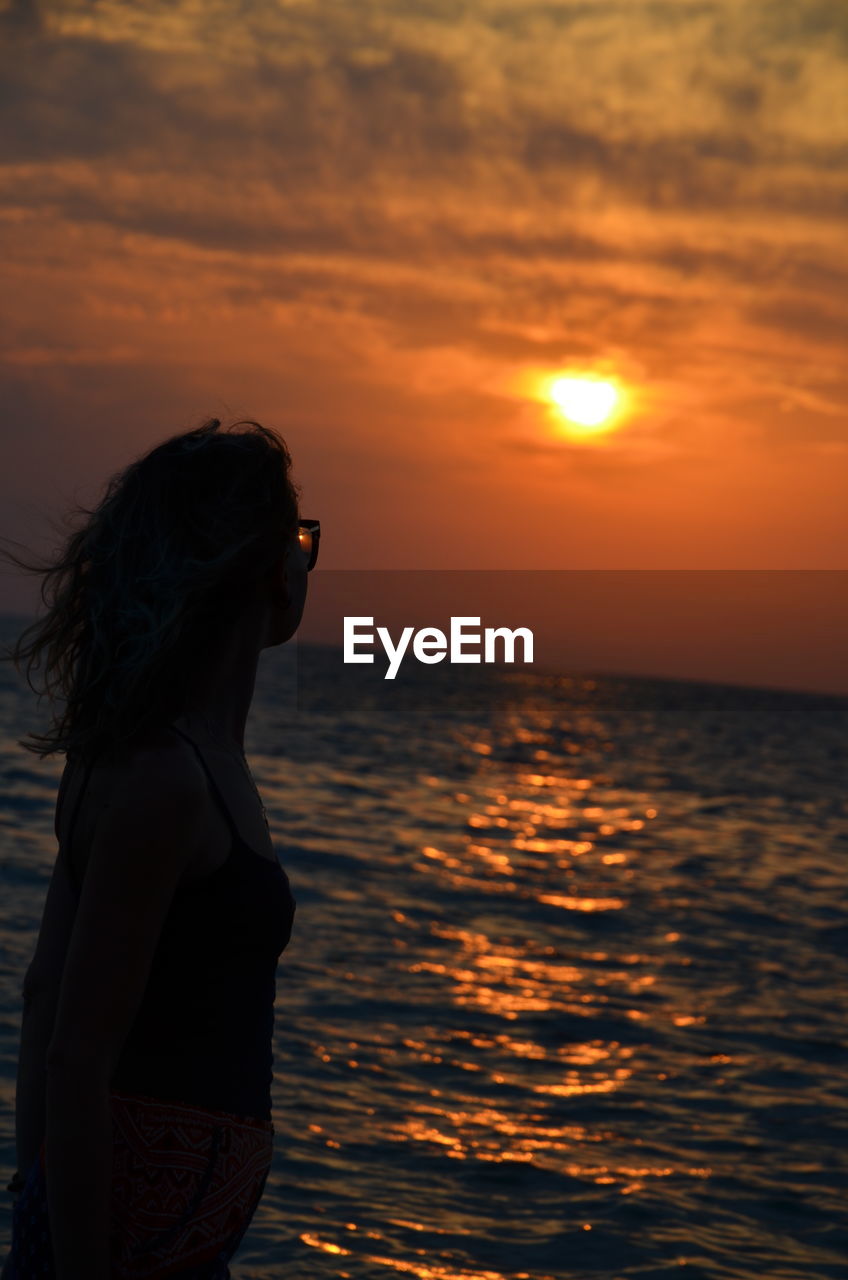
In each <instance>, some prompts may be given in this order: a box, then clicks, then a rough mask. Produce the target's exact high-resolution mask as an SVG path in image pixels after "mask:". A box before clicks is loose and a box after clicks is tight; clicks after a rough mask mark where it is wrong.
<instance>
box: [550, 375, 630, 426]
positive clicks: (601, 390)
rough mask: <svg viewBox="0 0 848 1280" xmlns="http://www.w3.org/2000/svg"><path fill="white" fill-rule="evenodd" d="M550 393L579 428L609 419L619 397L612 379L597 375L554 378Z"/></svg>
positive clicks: (552, 398) (565, 414)
mask: <svg viewBox="0 0 848 1280" xmlns="http://www.w3.org/2000/svg"><path fill="white" fill-rule="evenodd" d="M549 394H550V397H551V400H553V402H554V404H555V405H556V406H557V408H558V409H559V410H560V412H561V413H562V414H563V416H564V417H565V418H567V419H568V421H569V422H574V423H577V425H578V426H581V427H601V426H603V425H604V424H605V423H607V422H609V419H610V417H611V416H612V413H613V410H614V409H615V407H616V405H617V404H618V398H619V397H618V392H617V390H616V389H615V387H614V386H613V384H612V383H611V382H604V381H601V380H600V379H597V378H557V379H555V381H554V382H552V383H551V386H550V393H549Z"/></svg>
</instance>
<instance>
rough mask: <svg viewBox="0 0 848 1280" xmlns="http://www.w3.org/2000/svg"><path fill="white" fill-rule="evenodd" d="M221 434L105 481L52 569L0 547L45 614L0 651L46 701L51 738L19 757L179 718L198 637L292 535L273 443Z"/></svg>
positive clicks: (276, 441)
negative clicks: (34, 590)
mask: <svg viewBox="0 0 848 1280" xmlns="http://www.w3.org/2000/svg"><path fill="white" fill-rule="evenodd" d="M220 426H221V423H220V421H219V420H218V419H217V418H210V419H209V420H208V421H207V422H205V423H204V424H203V426H201V427H198V428H197V429H196V430H193V431H188V432H186V433H185V434H182V435H176V436H172V437H171V438H170V439H168V440H165V441H163V443H162V444H159V445H157V446H156V447H155V448H153V449H151V450H150V451H149V452H148V453H146V454H144V455H143V456H142V457H140V458H138V459H137V460H136V461H134V462H132V463H130V464H129V466H127V467H125V468H124V469H123V470H122V471H119V472H117V473H116V474H115V475H113V476H112V477H111V479H110V480H109V481H108V484H107V486H106V491H105V494H104V496H103V498H102V500H101V501H100V502H99V504H98V505H97V506H96V507H94V508H93V509H91V510H89V509H88V508H87V507H84V506H77V507H76V508H75V510H73V511H71V512H70V513H69V515H68V516H66V517H65V520H64V521H63V523H64V524H65V525H66V526H68V525H70V526H71V529H72V532H71V533H70V535H69V536H66V537H65V541H64V544H63V546H62V547H61V548H60V550H59V551H58V553H56V555H55V557H54V559H52V560H45V561H42V562H41V563H34V562H32V561H27V560H24V559H21V558H20V557H19V556H17V555H14V554H13V553H11V552H9V551H7V550H6V549H5V548H0V555H2V556H3V557H4V558H5V559H7V560H10V561H11V562H12V563H14V564H15V565H17V566H18V567H19V568H21V569H24V570H25V571H27V572H28V573H33V574H38V575H39V576H41V577H42V583H41V593H40V594H41V599H42V601H43V603H44V604H45V605H46V607H47V612H46V614H45V615H44V616H42V617H40V618H38V619H37V620H36V621H35V622H34V623H32V625H31V626H29V627H27V628H26V629H25V631H24V632H23V633H22V634H21V635H20V637H19V638H18V640H17V641H16V643H15V644H14V645H13V647H12V648H11V649H5V651H4V653H3V657H4V658H5V659H6V660H9V661H11V662H13V663H14V665H15V668H16V670H17V671H18V673H19V674H25V677H26V681H27V684H28V685H29V687H30V689H32V691H33V692H34V693H37V694H38V695H39V703H40V701H41V699H42V698H43V697H44V696H45V694H46V695H47V696H48V697H49V698H50V700H51V702H52V703H54V710H53V719H52V725H51V728H50V729H49V731H48V732H47V733H30V734H29V741H28V740H27V739H21V740H20V741H19V745H20V746H22V747H25V748H26V750H28V751H32V752H34V753H36V754H37V755H39V756H42V757H43V756H47V755H51V754H54V753H56V752H66V753H72V752H78V753H80V754H81V755H84V756H85V755H89V754H91V753H95V752H97V751H98V750H100V749H101V748H102V747H103V746H105V745H106V744H107V743H110V742H111V743H117V742H121V741H126V740H127V739H130V738H132V737H134V736H135V735H136V734H138V733H142V732H144V731H145V730H146V729H147V728H149V727H152V726H154V725H156V724H161V723H163V722H165V721H167V720H168V719H172V718H173V717H174V716H175V715H178V714H179V713H180V711H181V710H182V707H183V699H184V694H185V689H186V686H187V682H188V679H189V676H190V673H191V669H192V666H193V659H195V660H196V656H197V653H198V652H203V651H204V650H205V649H206V648H207V647H208V641H209V634H210V631H212V632H213V633H214V629H215V626H216V623H218V624H219V623H220V619H221V617H232V616H233V613H232V612H231V610H235V609H237V608H238V607H239V606H240V605H241V604H242V603H244V602H245V601H246V600H247V599H248V597H249V594H250V592H251V590H253V589H254V586H255V584H256V583H257V582H258V581H259V579H261V578H262V577H263V576H264V575H265V574H266V573H267V572H268V570H269V569H270V568H271V566H272V565H273V564H274V562H275V561H276V560H277V559H278V558H279V556H280V555H281V554H282V551H283V549H284V547H285V545H286V542H287V540H288V539H289V538H290V537H291V536H292V535H293V534H294V532H295V531H296V529H297V523H298V498H299V489H298V486H297V485H296V484H295V483H294V481H293V480H292V477H291V465H292V460H291V456H290V454H289V451H288V448H287V446H286V444H285V442H284V441H283V439H282V438H281V437H280V436H279V435H278V434H277V433H276V432H275V431H273V430H271V429H270V428H267V427H263V426H261V425H260V424H259V423H258V422H251V421H249V420H241V421H239V422H236V423H233V424H232V426H231V427H230V428H229V429H227V430H225V431H220V430H219V428H220ZM79 516H82V517H84V521H83V523H82V525H81V526H80V527H79V528H76V529H74V528H73V526H74V524H75V522H76V518H77V517H79ZM4 541H5V542H9V541H11V540H10V539H4ZM16 545H19V544H16ZM23 664H26V668H25V673H24V671H23ZM42 665H43V688H41V689H39V688H37V686H36V685H35V684H34V683H33V679H32V676H33V671H37V670H40V669H41V668H42ZM57 700H60V701H61V702H62V703H63V704H64V705H63V706H62V707H61V708H59V709H58V710H57V709H56V707H55V703H56V701H57Z"/></svg>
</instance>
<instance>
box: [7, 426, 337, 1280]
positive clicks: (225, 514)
mask: <svg viewBox="0 0 848 1280" xmlns="http://www.w3.org/2000/svg"><path fill="white" fill-rule="evenodd" d="M219 427H220V423H219V422H218V420H217V419H212V420H210V421H209V422H207V423H206V424H205V425H204V426H202V427H201V428H199V429H198V430H195V431H190V432H188V433H186V434H184V435H179V436H175V437H173V438H172V439H169V440H167V441H165V442H164V443H163V444H161V445H159V446H158V447H156V448H154V449H153V450H151V451H150V452H149V453H148V454H146V455H145V456H143V457H142V458H140V459H139V460H138V461H136V462H134V463H132V464H131V465H130V466H128V467H127V468H126V469H125V470H124V471H123V472H121V473H119V474H118V475H116V476H115V477H113V478H112V480H111V481H110V483H109V485H108V488H107V491H106V493H105V496H104V498H103V500H102V501H101V502H100V504H99V505H98V506H97V507H96V508H95V509H94V510H87V509H85V508H83V509H82V513H83V514H84V516H85V517H86V520H85V522H84V524H83V525H82V527H81V528H79V529H78V530H77V531H76V532H75V533H73V535H72V536H71V537H70V538H69V539H68V541H67V544H66V546H65V548H64V551H63V553H62V554H61V556H60V558H59V559H58V560H57V561H56V563H55V564H53V565H50V566H46V567H45V566H34V565H32V564H27V563H25V562H24V561H22V560H20V559H18V558H17V557H15V556H13V555H10V553H8V552H7V553H6V554H7V556H8V557H9V558H10V559H12V560H14V562H15V563H17V564H18V565H19V566H20V567H22V568H26V569H28V570H31V571H32V570H34V571H36V572H40V573H43V574H44V575H45V580H44V583H43V586H42V595H43V598H44V600H45V603H47V604H48V612H47V614H46V616H44V617H43V618H41V619H40V620H39V621H38V622H36V623H35V624H33V626H32V627H30V628H28V629H27V631H25V632H24V634H23V636H22V637H21V639H20V640H19V641H18V643H17V645H16V646H15V648H14V649H13V650H12V651H11V655H10V656H11V657H12V658H13V659H14V661H15V662H16V664H20V662H21V661H22V660H23V659H26V660H27V662H28V667H27V677H28V679H30V677H31V671H32V668H33V666H38V665H40V663H41V661H42V658H43V657H44V656H45V655H46V658H47V661H46V665H45V676H46V680H45V683H46V687H47V691H48V693H50V695H51V696H53V695H55V694H56V693H59V694H60V695H61V697H62V699H63V701H64V706H63V708H62V710H61V712H60V713H59V714H54V722H53V729H52V731H51V732H50V733H47V734H31V735H30V737H31V738H32V739H33V741H34V742H35V743H36V745H35V746H30V744H29V743H27V742H25V741H24V742H22V743H21V745H22V746H25V747H27V749H28V750H33V751H36V752H37V753H38V754H40V755H42V756H45V755H49V754H51V753H53V752H57V751H64V752H65V753H66V766H65V770H64V774H63V777H62V781H61V785H60V788H59V794H58V798H57V805H56V824H55V830H56V836H57V840H58V842H59V852H58V855H57V858H56V864H55V867H54V871H53V877H52V880H51V884H50V888H49V891H48V894H47V901H46V905H45V909H44V917H43V920H42V924H41V930H40V934H39V938H38V944H37V947H36V951H35V956H34V958H33V961H32V964H31V965H30V968H29V970H28V972H27V975H26V978H25V981H24V1017H23V1024H22V1031H21V1049H20V1060H19V1067H18V1089H17V1106H16V1139H17V1154H18V1174H17V1175H16V1178H15V1179H14V1180H13V1183H12V1184H10V1188H11V1189H12V1190H13V1191H18V1192H19V1195H18V1199H17V1201H16V1202H15V1205H14V1209H13V1241H12V1250H11V1253H10V1255H9V1257H8V1259H7V1262H6V1266H5V1268H4V1271H3V1277H4V1280H30V1277H36V1276H38V1277H41V1276H55V1277H56V1280H82V1278H83V1277H85V1280H114V1278H115V1277H118V1278H119V1280H130V1278H133V1280H141V1278H142V1277H152V1276H157V1277H160V1276H163V1277H164V1276H170V1277H182V1278H183V1280H189V1277H191V1280H212V1278H213V1277H214V1278H215V1280H219V1278H223V1277H228V1276H229V1274H230V1272H229V1269H228V1267H227V1262H228V1260H229V1259H230V1258H232V1256H233V1254H234V1252H235V1250H236V1248H237V1247H238V1244H239V1242H240V1241H241V1238H242V1236H243V1235H244V1232H245V1231H246V1229H247V1226H248V1224H249V1222H250V1220H251V1218H252V1216H253V1214H254V1212H255V1210H256V1207H257V1205H258V1203H259V1199H260V1197H261V1195H262V1192H263V1190H264V1186H265V1181H266V1178H267V1175H268V1170H269V1167H270V1163H271V1154H272V1144H273V1134H274V1129H273V1125H272V1123H271V1104H270V1084H271V1076H272V1072H271V1064H272V1058H271V1033H272V1026H273V1003H274V993H275V970H276V966H277V961H278V958H279V956H280V954H281V953H282V951H283V949H284V948H285V946H286V944H287V943H288V941H289V937H290V933H291V927H292V921H293V917H294V910H295V903H294V899H293V897H292V895H291V891H290V889H289V884H288V879H287V877H286V875H285V872H284V871H283V869H282V867H281V866H280V864H279V863H278V861H277V859H276V855H275V853H274V848H273V845H272V842H271V837H270V833H269V831H268V824H267V819H266V818H265V810H264V808H263V806H262V802H261V799H260V798H259V793H258V791H257V790H256V787H255V784H254V783H253V781H252V778H251V776H250V772H249V769H248V766H247V762H246V760H245V757H244V750H243V744H244V728H245V721H246V719H247V713H248V709H249V707H250V702H251V699H252V696H253V688H254V681H255V676H256V668H257V663H258V657H259V651H260V649H262V648H265V647H267V646H269V645H278V644H283V643H285V641H286V640H288V639H290V637H291V636H292V635H294V633H295V631H296V630H297V627H298V625H299V623H300V619H301V615H302V612H303V607H304V603H305V599H306V582H307V573H308V571H309V570H310V569H311V568H312V567H313V566H314V563H315V559H316V556H317V551H318V535H319V529H318V525H317V522H314V521H312V522H302V521H301V520H300V519H299V514H298V490H297V488H296V486H295V485H294V483H293V481H292V479H291V476H290V469H291V458H290V456H289V453H288V450H287V449H286V446H285V444H284V443H283V441H282V440H281V439H280V437H279V436H277V435H276V434H275V433H274V432H272V431H270V430H267V429H266V428H264V427H262V426H260V425H259V424H258V423H253V422H243V423H236V424H235V427H234V429H230V430H228V431H220V430H219ZM28 636H29V637H30V639H29V641H28V643H25V641H26V638H27V637H28ZM30 683H31V680H30Z"/></svg>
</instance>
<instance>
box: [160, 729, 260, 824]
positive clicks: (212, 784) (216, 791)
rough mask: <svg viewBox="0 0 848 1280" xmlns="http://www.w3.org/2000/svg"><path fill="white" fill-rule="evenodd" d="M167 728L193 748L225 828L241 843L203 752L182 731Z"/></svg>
mask: <svg viewBox="0 0 848 1280" xmlns="http://www.w3.org/2000/svg"><path fill="white" fill-rule="evenodd" d="M169 728H171V729H173V731H174V733H178V734H179V735H180V737H181V738H184V739H185V740H186V742H188V743H190V744H191V745H192V747H194V753H195V755H196V756H197V758H198V760H199V761H200V763H201V765H202V767H203V772H204V773H205V774H206V777H207V780H208V782H209V786H210V787H211V789H212V794H213V795H214V797H215V799H216V800H217V801H218V805H219V807H220V809H221V811H222V812H223V814H224V817H225V818H226V820H227V826H228V827H229V828H230V832H231V834H232V837H233V840H235V841H237V842H238V843H241V842H242V840H241V833H240V831H239V829H238V827H237V826H236V824H235V822H234V821H233V817H232V814H231V813H230V810H229V808H228V806H227V802H226V800H225V799H224V797H223V796H222V794H221V789H220V787H219V786H218V784H217V782H216V781H215V779H214V777H213V776H212V770H211V769H210V768H209V765H208V764H207V763H206V761H205V760H204V758H203V752H202V751H201V750H200V747H199V746H198V745H197V743H196V742H195V741H194V739H193V738H190V737H189V736H188V734H187V733H183V731H182V729H178V728H177V726H176V725H175V724H171V725H169Z"/></svg>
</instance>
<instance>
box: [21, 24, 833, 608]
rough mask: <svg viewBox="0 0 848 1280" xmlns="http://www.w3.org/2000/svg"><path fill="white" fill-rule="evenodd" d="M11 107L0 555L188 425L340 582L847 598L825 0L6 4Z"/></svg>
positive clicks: (39, 538)
mask: <svg viewBox="0 0 848 1280" xmlns="http://www.w3.org/2000/svg"><path fill="white" fill-rule="evenodd" d="M0 83H2V86H3V87H2V103H3V115H4V124H3V127H2V132H0V235H2V239H3V244H4V252H3V254H2V258H1V259H0V260H1V261H2V268H0V270H2V278H3V280H2V282H3V297H4V300H5V304H6V305H5V306H4V307H3V308H2V318H1V319H0V324H1V325H2V329H0V396H2V403H3V406H4V410H5V411H4V413H3V415H2V421H0V463H2V465H0V525H2V528H0V532H2V533H3V534H4V535H5V536H9V537H13V538H18V539H21V540H24V541H26V542H27V545H30V546H33V547H37V548H41V547H43V546H44V545H45V544H44V541H43V540H44V538H45V537H46V538H47V542H48V544H49V543H50V541H51V539H50V536H49V535H48V534H46V533H45V529H46V522H47V520H48V519H49V518H51V517H52V518H55V517H56V516H58V515H60V514H61V513H62V511H64V510H66V509H67V507H68V506H69V505H70V504H71V503H73V502H74V501H75V500H79V501H83V502H85V501H89V502H90V501H92V500H96V498H97V497H98V496H99V494H100V493H101V492H102V488H103V485H104V483H105V481H106V479H107V478H108V476H109V475H110V474H112V473H113V472H114V471H116V470H117V469H118V468H120V467H122V466H124V465H125V464H126V463H127V462H128V461H129V460H130V459H131V458H133V457H136V456H138V455H139V454H140V453H142V452H145V451H146V450H147V449H148V448H150V447H151V446H152V445H154V444H155V443H158V442H159V441H160V440H162V439H164V438H165V437H166V436H169V435H172V434H174V433H176V432H178V431H183V430H188V429H190V428H192V427H194V426H197V425H199V424H200V422H201V421H203V420H204V419H205V418H207V417H209V416H212V415H214V416H217V417H220V418H222V419H223V420H225V421H232V420H234V419H237V418H243V417H247V418H253V419H256V420H258V421H260V422H263V423H265V424H266V425H268V426H272V427H274V428H275V429H277V430H278V431H280V432H281V433H282V434H283V436H284V437H285V439H286V440H287V442H288V443H289V446H290V448H291V450H292V453H293V455H294V459H295V467H296V474H297V478H298V480H299V482H300V483H301V485H302V489H303V501H302V511H303V514H304V515H306V516H313V517H314V516H317V517H318V518H320V519H321V521H322V549H321V559H322V566H324V567H326V568H330V569H333V570H353V569H356V570H362V569H365V570H373V569H381V570H382V569H392V570H413V569H416V570H420V569H429V570H434V569H469V570H518V569H546V570H578V569H580V570H587V569H591V570H640V571H644V570H693V571H694V570H841V569H846V568H848V554H846V548H847V547H848V541H847V540H846V533H848V528H846V525H848V518H846V510H848V503H846V502H845V497H846V487H848V486H846V475H847V474H848V467H846V463H848V433H847V432H846V410H847V409H848V361H846V359H845V348H846V339H848V290H846V281H848V237H846V234H845V230H846V214H848V164H846V161H848V110H846V105H848V9H846V8H845V7H844V6H840V5H837V4H834V3H833V2H832V0H793V2H792V3H791V4H790V3H787V0H697V2H696V0H692V2H691V3H690V2H689V0H650V2H648V0H623V2H620V3H607V2H606V0H573V2H572V0H565V2H564V0H469V2H468V3H464V2H463V0H273V3H272V2H271V0H238V2H237V0H221V2H217V0H204V3H202V4H199V3H196V0H192V2H189V0H167V3H156V2H155V0H150V2H148V3H145V4H144V5H138V4H134V3H133V4H131V3H122V2H118V0H105V2H102V3H92V2H91V0H79V2H73V3H70V2H55V3H42V4H35V3H29V2H26V0H12V3H9V2H8V0H7V3H6V5H5V8H3V7H2V3H0ZM557 376H579V377H587V376H588V377H594V378H605V379H609V380H611V381H612V382H613V383H614V384H615V385H616V386H617V387H618V389H619V391H620V393H621V402H620V405H621V408H620V412H619V414H618V415H617V418H616V421H615V426H614V429H611V430H609V431H603V432H600V433H596V434H585V433H584V434H581V433H575V432H574V431H573V430H571V429H568V424H567V423H564V422H563V418H562V414H561V413H559V412H558V411H557V410H556V407H555V406H554V405H552V404H551V402H550V399H549V398H547V395H546V391H545V388H547V387H548V386H549V385H550V379H551V378H553V377H557ZM795 580H796V579H793V581H795ZM819 580H821V581H825V580H826V579H819ZM787 581H788V579H787ZM817 581H818V580H817ZM828 581H830V582H831V584H832V582H833V581H835V579H830V580H828ZM828 590H830V588H828ZM27 592H29V595H27V594H26V593H27ZM31 594H32V593H31V590H30V588H29V587H26V588H24V586H22V584H21V583H20V582H19V581H18V580H17V579H15V578H14V577H12V578H10V577H9V576H2V577H0V605H2V606H3V607H6V608H17V607H20V606H21V603H22V602H25V601H26V600H28V599H29V598H30V596H31ZM787 607H789V608H791V607H792V599H791V592H790V594H789V599H788V602H787ZM516 625H517V622H516Z"/></svg>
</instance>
